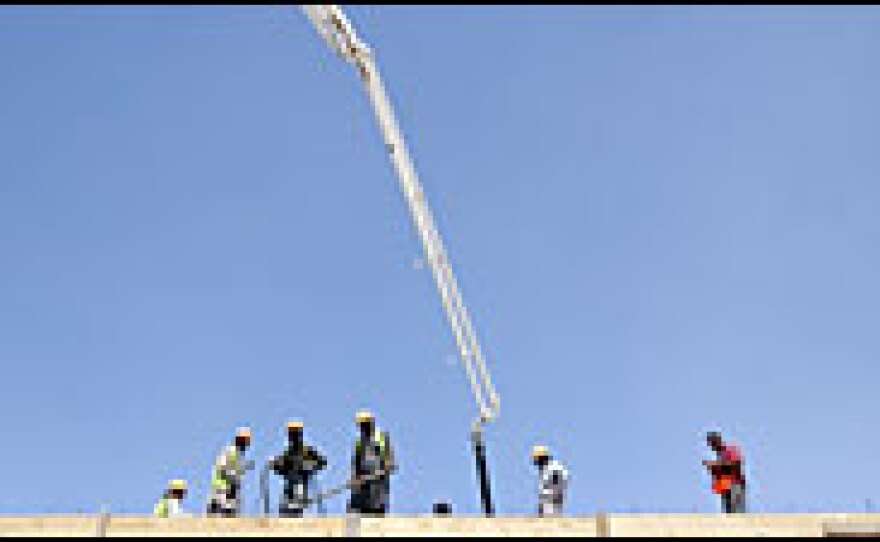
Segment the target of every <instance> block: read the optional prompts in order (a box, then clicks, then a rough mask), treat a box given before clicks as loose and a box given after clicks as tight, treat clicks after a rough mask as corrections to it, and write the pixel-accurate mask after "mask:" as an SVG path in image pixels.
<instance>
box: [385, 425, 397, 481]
mask: <svg viewBox="0 0 880 542" xmlns="http://www.w3.org/2000/svg"><path fill="white" fill-rule="evenodd" d="M385 471H386V472H387V474H394V473H395V472H397V462H396V461H395V460H394V448H393V447H392V446H391V437H389V436H388V433H387V432H386V433H385Z"/></svg>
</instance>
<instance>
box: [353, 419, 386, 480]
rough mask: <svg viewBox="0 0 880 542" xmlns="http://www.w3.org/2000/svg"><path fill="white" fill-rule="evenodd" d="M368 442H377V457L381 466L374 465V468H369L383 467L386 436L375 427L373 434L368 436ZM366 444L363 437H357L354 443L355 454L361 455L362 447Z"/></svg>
mask: <svg viewBox="0 0 880 542" xmlns="http://www.w3.org/2000/svg"><path fill="white" fill-rule="evenodd" d="M369 444H378V448H379V450H378V452H379V457H378V459H379V462H380V464H381V466H378V467H375V468H374V469H370V470H380V469H381V468H383V467H385V462H386V460H387V459H388V458H387V450H388V447H387V438H386V436H385V432H384V431H379V430H378V429H377V430H376V431H375V432H374V433H373V436H372V437H371V438H370V442H369ZM366 445H367V443H365V442H364V440H363V438H360V439H358V441H357V444H356V445H355V454H357V455H361V454H362V453H363V451H364V447H365V446H366Z"/></svg>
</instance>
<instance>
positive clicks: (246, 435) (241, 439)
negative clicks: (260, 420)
mask: <svg viewBox="0 0 880 542" xmlns="http://www.w3.org/2000/svg"><path fill="white" fill-rule="evenodd" d="M235 445H236V446H237V447H238V449H239V450H246V449H247V448H248V447H249V446H250V445H251V430H250V429H248V428H247V427H240V428H239V429H238V431H236V432H235Z"/></svg>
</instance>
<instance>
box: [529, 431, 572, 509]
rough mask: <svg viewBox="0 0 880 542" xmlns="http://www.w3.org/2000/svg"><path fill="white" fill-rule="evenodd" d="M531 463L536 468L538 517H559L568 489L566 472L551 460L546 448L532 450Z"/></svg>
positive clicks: (538, 447) (560, 465)
mask: <svg viewBox="0 0 880 542" xmlns="http://www.w3.org/2000/svg"><path fill="white" fill-rule="evenodd" d="M532 462H533V463H534V464H535V466H536V467H538V475H539V483H538V516H539V517H559V516H561V515H562V507H563V504H564V502H565V494H566V491H567V489H568V478H569V476H568V471H567V470H566V468H565V467H564V466H563V465H562V463H560V462H559V461H557V460H555V459H553V457H552V456H551V455H550V450H549V449H548V448H547V447H546V446H535V447H534V448H532Z"/></svg>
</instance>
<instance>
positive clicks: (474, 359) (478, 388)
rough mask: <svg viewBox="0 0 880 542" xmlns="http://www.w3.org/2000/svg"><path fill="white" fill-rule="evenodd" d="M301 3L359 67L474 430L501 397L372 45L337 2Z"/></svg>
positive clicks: (340, 51)
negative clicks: (452, 345)
mask: <svg viewBox="0 0 880 542" xmlns="http://www.w3.org/2000/svg"><path fill="white" fill-rule="evenodd" d="M302 7H303V10H304V11H305V13H306V15H308V17H309V19H311V21H312V23H313V24H314V25H315V28H317V30H318V32H319V33H320V34H321V36H322V37H323V38H324V40H325V41H326V42H327V44H328V45H329V46H330V48H331V49H333V50H334V51H335V52H336V53H337V54H338V55H339V56H341V57H342V58H343V59H345V60H346V61H348V62H350V63H352V64H354V65H355V66H356V67H357V68H358V72H359V73H360V76H361V80H362V82H363V83H364V86H365V87H366V91H367V95H368V96H369V97H370V102H371V104H372V106H373V111H374V113H375V114H376V119H377V120H378V122H379V127H380V128H381V131H382V136H383V137H384V139H385V145H386V149H387V150H388V153H389V156H390V158H391V162H392V164H393V165H394V169H395V171H396V172H397V178H398V181H399V182H400V187H401V189H402V190H403V193H404V195H405V196H406V201H407V204H408V205H409V211H410V214H411V215H412V219H413V222H414V223H415V226H416V229H417V230H418V232H419V236H420V238H421V240H422V246H423V248H424V251H425V257H426V259H427V261H428V263H429V264H430V266H431V271H432V273H433V276H434V282H435V284H436V286H437V291H438V292H439V293H440V300H441V302H442V304H443V308H444V310H445V313H446V318H447V320H448V321H449V325H450V327H451V328H452V332H453V334H454V336H455V342H456V344H457V345H458V351H459V356H460V358H461V362H462V364H463V365H464V369H465V372H466V373H467V377H468V381H469V382H470V385H471V390H472V391H473V395H474V398H475V400H476V402H477V408H478V409H479V411H480V417H479V419H478V420H477V421H476V422H475V427H474V430H475V432H478V431H479V430H480V426H481V425H482V424H484V423H486V422H488V421H491V420H492V419H493V418H495V417H496V416H498V414H499V411H500V406H501V403H500V400H499V398H498V394H497V393H496V392H495V388H494V386H493V385H492V380H491V377H490V375H489V371H488V369H487V368H486V361H485V359H484V358H483V353H482V351H481V350H480V344H479V342H478V341H477V334H476V332H475V331H474V327H473V324H472V323H471V319H470V316H469V315H468V311H467V309H466V308H465V306H464V302H463V301H462V298H461V293H460V292H459V289H458V284H457V283H456V280H455V276H454V275H453V273H452V268H451V267H450V264H449V258H448V256H447V255H446V250H445V248H444V247H443V242H442V240H441V239H440V234H439V232H438V231H437V226H436V225H435V223H434V219H433V217H432V215H431V210H430V209H429V208H428V203H427V201H426V200H425V194H424V191H423V190H422V186H421V184H420V183H419V179H418V175H417V174H416V171H415V168H414V166H413V163H412V160H411V159H410V157H409V153H408V151H407V148H406V144H405V142H404V139H403V135H402V134H401V131H400V127H399V126H398V124H397V120H396V118H395V115H394V111H393V109H392V107H391V102H390V100H389V98H388V95H387V93H386V92H385V88H384V86H383V85H382V80H381V78H380V77H379V70H378V68H377V67H376V62H375V59H374V58H373V54H372V51H370V49H369V47H367V46H366V45H365V44H364V43H363V42H362V41H361V40H360V39H358V36H357V34H356V33H355V32H354V29H353V28H352V26H351V23H349V21H348V19H347V18H346V16H345V14H344V13H343V12H342V10H341V9H340V8H339V7H338V6H336V5H304V6H302Z"/></svg>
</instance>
